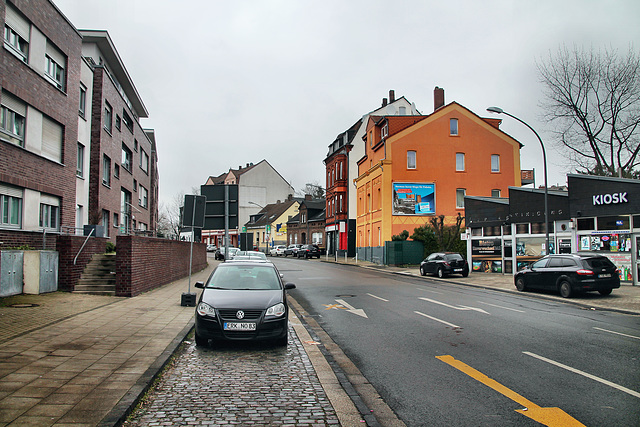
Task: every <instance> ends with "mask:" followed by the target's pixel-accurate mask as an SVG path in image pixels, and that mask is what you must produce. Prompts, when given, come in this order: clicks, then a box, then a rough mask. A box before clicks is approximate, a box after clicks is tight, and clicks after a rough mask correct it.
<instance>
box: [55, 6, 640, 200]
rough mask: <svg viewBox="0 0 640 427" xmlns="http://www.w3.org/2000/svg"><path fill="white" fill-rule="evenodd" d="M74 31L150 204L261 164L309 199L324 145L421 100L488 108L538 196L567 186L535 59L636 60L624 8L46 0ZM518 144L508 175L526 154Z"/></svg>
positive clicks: (639, 40) (637, 33) (637, 10)
mask: <svg viewBox="0 0 640 427" xmlns="http://www.w3.org/2000/svg"><path fill="white" fill-rule="evenodd" d="M53 1H54V2H55V4H56V5H57V6H58V7H59V8H60V10H61V11H62V12H63V13H64V14H65V15H66V16H67V18H68V19H69V20H70V21H71V22H72V23H73V24H74V25H75V26H76V27H77V28H83V29H85V28H86V29H101V30H107V31H108V32H109V34H110V36H111V38H112V40H113V42H114V43H115V46H116V48H117V49H118V52H119V53H120V56H121V57H122V59H123V61H124V63H125V66H126V67H127V70H128V71H129V74H130V75H131V77H132V79H133V81H134V83H135V85H136V87H137V89H138V92H139V93H140V95H141V97H142V99H143V101H144V103H145V105H146V106H147V109H148V110H149V118H148V119H142V121H141V123H142V126H143V127H145V128H153V129H155V131H156V140H157V147H158V158H159V162H158V165H159V173H160V202H161V203H169V201H170V200H171V199H172V198H173V197H174V195H176V194H178V193H180V192H190V190H191V188H192V187H199V186H200V185H201V184H204V182H205V181H206V179H207V177H209V176H210V175H218V174H220V173H222V172H225V171H227V170H228V169H229V168H230V167H233V168H237V167H238V166H239V165H245V164H246V163H249V162H253V163H257V162H259V161H260V160H262V159H267V161H268V162H269V163H270V164H271V165H272V166H273V167H274V168H276V170H278V172H280V173H281V174H282V176H283V177H284V178H285V179H287V180H288V181H290V182H291V184H292V185H293V186H294V188H295V189H296V190H299V189H301V188H303V187H304V184H305V183H307V182H314V181H315V182H318V183H320V184H321V185H323V186H324V185H325V182H324V176H325V175H324V165H323V163H322V160H323V159H324V158H325V156H326V154H327V146H328V145H329V144H330V143H331V142H333V140H334V139H335V137H336V136H337V135H338V134H339V133H341V132H343V131H344V130H346V129H347V128H348V127H350V126H351V125H352V124H353V123H354V122H355V121H356V120H357V119H359V118H360V117H361V116H362V115H363V114H365V113H367V112H369V111H371V110H373V109H376V108H378V107H379V106H380V105H381V101H382V98H384V97H387V96H388V92H389V90H390V89H393V90H395V94H396V97H400V96H405V97H406V98H407V99H408V100H409V101H410V102H415V104H416V106H417V108H418V110H420V112H422V113H423V114H430V113H431V112H432V111H433V89H434V87H435V86H439V87H442V88H444V89H445V102H446V103H449V102H451V101H456V102H458V103H460V104H462V105H464V106H465V107H467V108H469V109H470V110H472V111H473V112H475V113H476V114H478V115H480V116H483V117H485V116H486V117H491V116H493V117H498V116H495V115H493V114H492V113H488V112H486V108H487V107H489V106H499V107H501V108H503V109H504V110H505V111H508V112H510V113H511V114H514V115H516V116H518V117H520V118H521V119H523V120H524V121H526V122H528V123H529V124H530V125H532V126H533V127H534V128H535V129H536V130H537V131H538V133H540V135H541V136H542V138H543V140H544V141H545V146H546V147H547V157H548V162H549V183H550V184H555V183H559V184H564V183H565V182H566V179H565V175H566V173H567V172H571V171H570V170H568V169H567V168H566V167H564V166H563V165H562V163H561V159H559V158H558V156H557V155H554V152H553V149H552V146H553V140H552V135H551V133H550V132H548V131H549V130H550V128H549V127H548V126H549V125H548V124H546V123H543V122H541V121H540V120H539V118H540V116H541V110H540V107H539V104H540V101H541V100H542V92H541V89H542V87H541V85H540V83H539V78H538V73H537V69H536V61H538V62H539V61H540V60H541V59H544V58H546V57H548V55H549V53H555V52H557V50H558V48H559V46H561V45H562V44H566V45H567V46H568V47H572V46H573V45H574V44H577V45H580V46H586V47H587V48H588V47H590V46H593V47H594V48H596V49H601V48H605V47H606V48H611V47H613V48H618V49H619V50H620V51H621V53H623V54H624V53H626V52H627V50H628V49H629V47H630V46H631V45H633V47H634V48H635V49H636V51H637V50H638V48H639V47H640V25H638V17H640V2H639V1H638V0H620V1H613V0H608V1H606V0H601V1H593V0H536V1H514V0H483V1H477V0H457V1H441V0H438V1H436V0H423V1H419V0H406V1H404V0H397V1H393V2H391V1H377V0H357V1H350V0H323V1H306V0H235V1H218V0H191V1H182V2H176V1H168V0H109V1H107V0H53ZM501 118H502V119H504V121H503V124H502V126H501V129H502V130H504V131H505V132H507V133H509V134H510V135H511V136H513V137H515V138H516V139H518V140H519V141H520V142H521V143H523V144H524V145H525V146H524V148H523V149H522V150H521V166H522V168H523V169H530V168H535V169H536V183H537V184H542V182H543V181H542V176H543V174H542V152H541V149H540V145H539V143H538V141H537V139H536V138H535V135H534V134H533V133H532V132H531V131H529V130H528V129H526V128H525V127H524V126H523V125H521V124H519V123H517V122H516V121H515V120H513V119H510V118H509V117H506V116H501Z"/></svg>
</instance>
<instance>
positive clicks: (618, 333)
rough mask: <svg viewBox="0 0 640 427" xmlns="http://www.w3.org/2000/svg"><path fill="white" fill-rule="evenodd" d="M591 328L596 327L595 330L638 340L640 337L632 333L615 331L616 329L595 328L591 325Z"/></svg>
mask: <svg viewBox="0 0 640 427" xmlns="http://www.w3.org/2000/svg"><path fill="white" fill-rule="evenodd" d="M593 329H597V330H599V331H603V332H609V333H610V334H616V335H622V336H623V337H629V338H635V339H637V340H640V337H636V336H634V335H627V334H623V333H622V332H616V331H610V330H608V329H602V328H596V327H595V326H594V327H593Z"/></svg>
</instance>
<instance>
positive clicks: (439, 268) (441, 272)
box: [437, 267, 444, 279]
mask: <svg viewBox="0 0 640 427" xmlns="http://www.w3.org/2000/svg"><path fill="white" fill-rule="evenodd" d="M437 273H438V277H439V278H441V279H442V278H443V277H444V268H442V267H438V272H437Z"/></svg>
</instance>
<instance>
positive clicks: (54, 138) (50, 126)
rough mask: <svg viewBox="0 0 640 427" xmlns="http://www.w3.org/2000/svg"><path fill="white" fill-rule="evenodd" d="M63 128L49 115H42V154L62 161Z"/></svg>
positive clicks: (59, 161)
mask: <svg viewBox="0 0 640 427" xmlns="http://www.w3.org/2000/svg"><path fill="white" fill-rule="evenodd" d="M63 138H64V128H63V127H62V125H61V124H60V123H58V122H56V121H55V120H53V119H50V118H49V117H47V116H45V115H43V116H42V153H41V154H42V156H43V157H46V158H48V159H51V160H54V161H56V162H58V163H62V143H63Z"/></svg>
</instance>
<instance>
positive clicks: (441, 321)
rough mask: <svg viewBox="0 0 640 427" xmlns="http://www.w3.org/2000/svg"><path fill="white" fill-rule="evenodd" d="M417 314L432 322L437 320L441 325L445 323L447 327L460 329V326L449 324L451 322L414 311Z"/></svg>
mask: <svg viewBox="0 0 640 427" xmlns="http://www.w3.org/2000/svg"><path fill="white" fill-rule="evenodd" d="M414 313H415V314H419V315H420V316H424V317H426V318H429V319H431V320H435V321H436V322H440V323H444V324H445V325H447V326H451V327H452V328H459V327H460V326H458V325H454V324H453V323H449V322H445V321H444V320H440V319H438V318H437V317H432V316H429V315H428V314H424V313H420V312H419V311H414Z"/></svg>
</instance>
